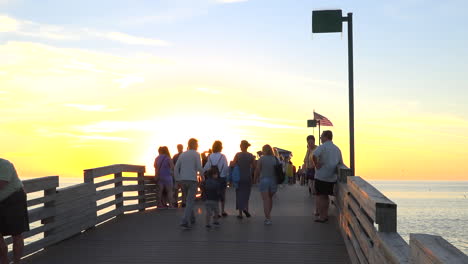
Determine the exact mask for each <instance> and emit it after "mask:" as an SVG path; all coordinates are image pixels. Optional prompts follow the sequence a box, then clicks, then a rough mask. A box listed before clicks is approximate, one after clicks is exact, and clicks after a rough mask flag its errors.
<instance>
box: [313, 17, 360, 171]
mask: <svg viewBox="0 0 468 264" xmlns="http://www.w3.org/2000/svg"><path fill="white" fill-rule="evenodd" d="M343 22H347V23H348V79H349V82H348V85H349V159H350V166H351V172H352V175H356V174H355V166H354V165H355V164H354V67H353V13H348V14H347V16H345V17H344V16H342V11H341V10H314V11H312V33H334V32H342V31H343Z"/></svg>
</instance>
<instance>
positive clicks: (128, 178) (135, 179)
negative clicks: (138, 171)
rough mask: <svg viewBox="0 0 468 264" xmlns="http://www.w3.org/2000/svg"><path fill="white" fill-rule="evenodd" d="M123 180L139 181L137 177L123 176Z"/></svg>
mask: <svg viewBox="0 0 468 264" xmlns="http://www.w3.org/2000/svg"><path fill="white" fill-rule="evenodd" d="M122 181H138V178H137V177H122Z"/></svg>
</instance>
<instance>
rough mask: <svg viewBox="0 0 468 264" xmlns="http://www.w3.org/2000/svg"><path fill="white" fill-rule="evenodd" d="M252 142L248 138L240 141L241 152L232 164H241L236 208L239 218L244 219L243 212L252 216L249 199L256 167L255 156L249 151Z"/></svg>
mask: <svg viewBox="0 0 468 264" xmlns="http://www.w3.org/2000/svg"><path fill="white" fill-rule="evenodd" d="M249 147H250V143H249V142H248V141H247V140H242V141H241V143H240V149H241V152H238V153H237V154H236V156H234V160H233V161H232V164H231V166H232V167H234V166H239V172H240V177H239V183H238V184H237V188H236V209H237V210H239V215H238V216H237V217H238V218H239V219H242V217H243V216H242V213H244V214H245V216H247V217H250V213H249V199H250V191H251V189H252V176H251V175H252V171H253V170H254V168H255V156H254V155H252V154H251V153H249V152H247V149H248V148H249Z"/></svg>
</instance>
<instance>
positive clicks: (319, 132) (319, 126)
mask: <svg viewBox="0 0 468 264" xmlns="http://www.w3.org/2000/svg"><path fill="white" fill-rule="evenodd" d="M317 122H318V124H319V133H318V137H319V140H318V142H319V146H320V145H321V143H322V142H321V141H320V136H321V134H320V120H317Z"/></svg>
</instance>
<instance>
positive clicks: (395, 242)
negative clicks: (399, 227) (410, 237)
mask: <svg viewBox="0 0 468 264" xmlns="http://www.w3.org/2000/svg"><path fill="white" fill-rule="evenodd" d="M377 237H378V239H376V240H375V243H376V248H377V249H379V250H380V252H381V253H382V255H383V257H384V258H385V260H386V261H387V262H388V263H395V264H399V263H402V264H405V263H409V246H408V243H406V241H405V240H404V239H403V238H402V237H401V236H400V234H398V233H395V232H392V233H390V232H385V233H383V232H377Z"/></svg>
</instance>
